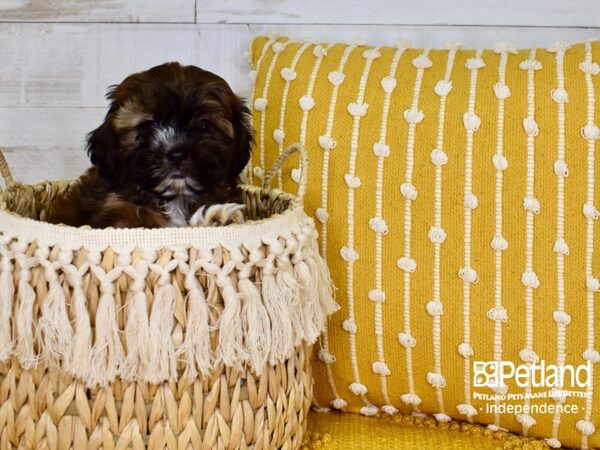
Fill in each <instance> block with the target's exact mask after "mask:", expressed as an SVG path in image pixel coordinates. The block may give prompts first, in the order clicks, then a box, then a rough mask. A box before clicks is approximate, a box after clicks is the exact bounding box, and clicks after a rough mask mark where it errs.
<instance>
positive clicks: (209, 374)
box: [0, 145, 337, 450]
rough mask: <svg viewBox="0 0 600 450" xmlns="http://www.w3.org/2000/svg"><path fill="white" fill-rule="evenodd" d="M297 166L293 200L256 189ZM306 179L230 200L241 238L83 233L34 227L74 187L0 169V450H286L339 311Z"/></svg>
mask: <svg viewBox="0 0 600 450" xmlns="http://www.w3.org/2000/svg"><path fill="white" fill-rule="evenodd" d="M296 150H299V151H300V156H301V167H302V169H303V170H302V176H301V180H300V183H299V190H298V194H297V195H296V196H293V195H290V194H287V193H284V192H281V191H278V190H275V189H269V188H268V183H269V181H270V179H271V178H272V176H273V174H274V173H275V172H276V171H277V170H279V169H280V168H281V165H282V164H283V161H284V160H285V159H286V158H287V157H288V156H289V154H291V153H292V152H294V151H296ZM307 168H308V161H307V156H306V151H305V150H304V149H303V148H301V147H300V146H298V145H294V146H292V147H290V148H288V149H287V150H286V152H284V153H283V154H282V157H281V158H280V159H279V160H278V162H277V164H276V165H275V167H273V168H272V169H271V171H269V173H268V174H267V176H266V177H265V184H264V186H263V187H262V188H259V187H255V186H244V187H243V190H244V196H245V202H246V204H247V206H248V210H249V215H250V217H251V219H252V221H249V222H247V223H246V224H244V225H231V226H226V227H202V228H183V229H180V228H178V229H169V228H164V229H153V230H150V229H105V230H93V229H78V228H73V227H67V226H62V225H52V224H48V223H44V222H41V221H39V220H38V219H43V217H44V209H45V208H46V207H47V205H49V204H50V202H52V200H53V199H54V198H55V197H57V196H60V195H63V194H64V193H65V192H67V191H68V190H69V189H70V187H71V186H73V183H75V182H66V181H49V182H43V183H39V184H36V185H23V184H20V183H16V182H15V181H14V180H13V179H12V177H11V175H10V171H9V170H8V166H7V165H6V162H5V161H4V158H3V157H2V156H1V153H0V171H1V173H2V175H3V177H4V179H5V182H6V189H5V190H4V191H3V192H1V193H0V449H2V450H4V449H10V448H32V449H45V448H49V449H69V448H74V449H84V448H85V449H100V448H103V449H125V448H134V449H142V448H150V449H163V448H169V449H246V448H254V449H274V448H282V449H296V448H299V446H300V444H301V442H302V436H303V433H304V430H305V428H306V415H307V412H308V409H309V407H310V403H311V397H312V376H311V369H310V361H309V359H310V351H311V345H312V343H314V342H315V340H316V339H317V338H318V336H319V334H320V332H321V331H322V329H323V328H324V326H325V321H326V318H327V316H328V315H329V314H331V313H332V312H334V311H335V310H336V308H337V305H336V304H335V302H334V301H333V299H332V288H331V282H330V279H329V275H328V274H329V272H328V270H327V267H326V265H325V264H324V262H323V260H322V259H321V258H320V256H319V254H318V250H317V247H316V242H315V239H316V231H315V228H314V223H313V221H312V219H310V218H309V217H307V216H306V214H305V213H304V210H303V207H302V206H303V205H302V203H303V196H304V192H305V190H306V183H307Z"/></svg>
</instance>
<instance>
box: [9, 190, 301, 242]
mask: <svg viewBox="0 0 600 450" xmlns="http://www.w3.org/2000/svg"><path fill="white" fill-rule="evenodd" d="M72 181H74V180H49V181H43V182H40V183H35V184H24V183H15V184H13V185H12V186H11V187H10V189H8V190H5V191H3V192H1V193H0V198H1V197H4V198H6V196H10V195H18V194H17V193H16V192H15V190H16V191H17V192H18V190H19V189H23V188H31V187H34V186H40V185H47V184H48V183H69V182H72ZM240 187H241V188H242V189H243V190H245V191H248V192H255V193H258V192H263V193H265V194H268V195H271V196H279V197H283V199H284V200H289V201H290V202H292V200H293V199H294V198H295V196H294V195H292V194H289V193H287V192H284V191H281V190H279V189H271V188H267V189H265V188H261V187H259V186H254V185H249V184H243V185H241V186H240ZM290 205H291V206H290V207H288V208H287V209H286V210H285V211H282V212H281V213H275V214H273V215H271V216H270V217H267V218H264V219H260V220H251V221H248V222H246V223H244V224H231V225H227V226H221V227H182V228H176V227H164V228H152V229H150V228H104V229H94V228H77V227H73V226H69V225H63V224H52V223H48V222H42V221H40V220H36V219H31V218H28V217H24V216H21V215H19V214H17V213H14V212H12V211H9V210H7V209H5V208H4V206H3V205H0V233H2V234H3V235H4V236H6V237H10V238H17V239H19V240H23V241H26V242H32V241H34V240H36V241H38V243H39V244H42V245H48V246H54V245H60V246H61V247H64V248H70V249H72V250H75V249H79V248H82V247H85V248H88V249H91V250H99V251H102V250H105V249H106V248H109V247H110V248H112V249H113V250H117V249H119V250H123V251H131V250H133V249H135V248H136V247H144V248H154V249H157V248H172V249H178V248H184V247H208V248H215V247H218V246H223V247H230V246H231V247H239V246H240V245H246V246H256V245H260V244H261V243H263V242H265V241H266V240H269V239H271V238H272V237H273V236H279V235H286V234H289V233H290V231H291V230H292V229H294V228H295V227H297V226H298V224H299V223H302V222H304V220H306V219H307V218H308V216H306V214H305V213H304V210H303V208H302V207H301V206H294V205H292V203H290ZM303 219H304V220H303Z"/></svg>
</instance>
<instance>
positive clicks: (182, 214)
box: [165, 197, 188, 227]
mask: <svg viewBox="0 0 600 450" xmlns="http://www.w3.org/2000/svg"><path fill="white" fill-rule="evenodd" d="M165 214H166V215H167V216H168V217H169V226H171V227H184V226H187V224H188V222H187V208H186V206H185V202H184V199H183V197H176V198H175V199H174V200H171V201H170V202H168V203H167V204H166V205H165Z"/></svg>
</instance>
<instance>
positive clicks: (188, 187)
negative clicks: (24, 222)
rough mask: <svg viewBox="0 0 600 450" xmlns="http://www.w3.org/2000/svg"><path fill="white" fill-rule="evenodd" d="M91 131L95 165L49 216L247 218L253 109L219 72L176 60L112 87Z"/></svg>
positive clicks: (160, 223)
mask: <svg viewBox="0 0 600 450" xmlns="http://www.w3.org/2000/svg"><path fill="white" fill-rule="evenodd" d="M107 98H108V99H109V100H110V102H111V104H110V108H109V110H108V113H107V114H106V117H105V119H104V123H103V124H102V125H100V126H99V127H98V128H97V129H95V130H94V131H92V132H91V133H90V134H89V135H88V143H87V152H88V155H89V156H90V159H91V162H92V164H93V167H92V168H90V169H89V170H88V171H87V172H86V173H85V174H84V175H83V176H82V177H81V178H80V179H79V180H78V182H77V183H74V184H73V186H72V187H71V188H70V190H69V192H68V193H67V194H66V195H65V196H64V197H63V198H61V199H59V200H57V201H56V202H55V203H54V204H53V205H52V206H51V207H50V208H49V209H48V210H47V211H46V217H45V218H44V219H45V220H46V221H48V222H51V223H63V224H65V225H71V226H82V225H89V226H91V227H93V228H105V227H115V228H134V227H146V228H158V227H181V226H187V225H192V226H196V225H213V224H227V223H231V222H238V223H240V222H243V220H244V215H243V208H244V207H243V206H242V205H240V204H239V202H240V200H241V191H240V189H239V187H238V184H239V174H240V173H241V171H242V169H243V168H244V167H245V165H246V163H247V162H248V159H249V158H250V151H251V146H252V132H251V127H250V112H249V110H248V108H247V107H246V106H245V105H244V102H243V101H242V99H240V98H239V97H238V96H236V95H235V94H234V93H233V92H232V90H231V88H230V87H229V85H228V84H227V83H226V82H225V81H224V80H223V79H222V78H220V77H218V76H217V75H215V74H213V73H211V72H208V71H205V70H202V69H200V68H198V67H195V66H182V65H180V64H179V63H176V62H172V63H167V64H163V65H160V66H157V67H154V68H152V69H150V70H148V71H146V72H140V73H136V74H133V75H130V76H129V77H127V78H126V79H125V80H124V81H123V82H122V83H121V84H119V85H118V86H113V87H112V88H110V90H109V92H108V94H107Z"/></svg>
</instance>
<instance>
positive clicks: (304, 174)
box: [262, 143, 308, 207]
mask: <svg viewBox="0 0 600 450" xmlns="http://www.w3.org/2000/svg"><path fill="white" fill-rule="evenodd" d="M295 152H298V153H300V180H299V181H298V192H297V193H296V197H295V198H294V200H292V207H296V206H300V207H304V194H306V188H307V185H308V151H307V150H306V148H305V147H304V146H303V145H302V144H299V143H296V144H292V145H290V146H289V147H288V148H286V149H285V150H284V151H283V152H282V153H281V154H280V155H279V158H277V161H275V164H273V166H272V167H271V168H270V169H269V171H268V172H267V173H266V174H265V176H264V178H263V186H262V187H263V189H267V188H268V187H269V184H270V183H271V180H272V179H273V176H274V175H275V174H276V173H277V171H278V170H279V169H281V166H283V163H285V162H286V161H287V159H288V158H289V157H290V155H291V154H292V153H295Z"/></svg>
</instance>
